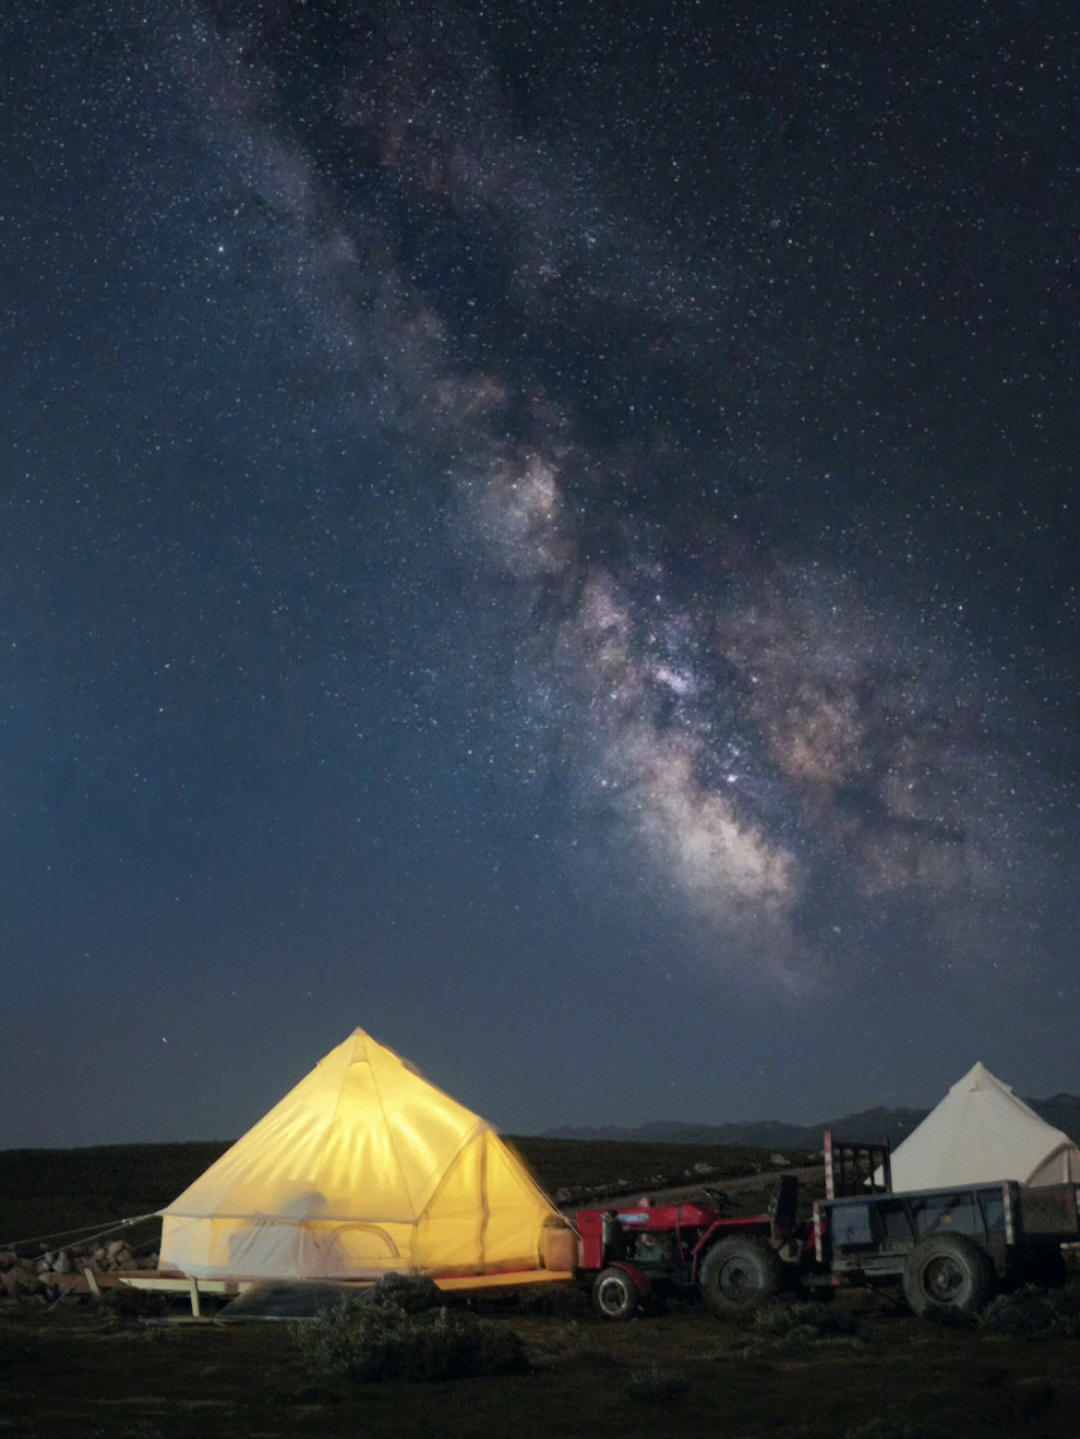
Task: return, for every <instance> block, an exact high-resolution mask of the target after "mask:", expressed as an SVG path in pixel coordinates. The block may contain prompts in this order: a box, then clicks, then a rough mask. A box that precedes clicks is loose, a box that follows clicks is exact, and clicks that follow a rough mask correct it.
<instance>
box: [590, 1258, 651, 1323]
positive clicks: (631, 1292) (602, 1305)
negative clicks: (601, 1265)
mask: <svg viewBox="0 0 1080 1439" xmlns="http://www.w3.org/2000/svg"><path fill="white" fill-rule="evenodd" d="M640 1299H641V1295H640V1294H639V1293H638V1287H637V1285H636V1284H635V1283H634V1281H633V1280H632V1279H631V1278H630V1275H629V1274H627V1272H626V1270H625V1269H619V1268H612V1269H601V1271H600V1273H599V1274H598V1275H597V1276H596V1278H595V1279H594V1280H593V1287H592V1302H593V1308H594V1309H595V1310H596V1312H597V1314H599V1316H600V1318H601V1319H618V1320H626V1319H631V1318H632V1317H633V1316H634V1314H636V1313H637V1307H638V1303H639V1301H640Z"/></svg>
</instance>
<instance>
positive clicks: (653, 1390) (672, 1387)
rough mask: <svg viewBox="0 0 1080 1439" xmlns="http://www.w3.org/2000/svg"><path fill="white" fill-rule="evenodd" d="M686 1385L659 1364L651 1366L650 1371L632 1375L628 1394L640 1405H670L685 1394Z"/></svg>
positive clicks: (684, 1381) (627, 1388)
mask: <svg viewBox="0 0 1080 1439" xmlns="http://www.w3.org/2000/svg"><path fill="white" fill-rule="evenodd" d="M686 1384H687V1381H686V1380H685V1379H680V1378H679V1377H678V1375H675V1374H668V1373H666V1372H665V1371H664V1370H663V1369H661V1368H660V1366H659V1364H650V1366H649V1367H648V1369H642V1370H639V1371H638V1373H636V1374H633V1375H631V1377H630V1382H629V1384H628V1385H627V1386H626V1392H627V1395H628V1396H629V1397H630V1398H631V1399H633V1400H635V1401H636V1402H637V1403H638V1404H657V1405H660V1404H670V1403H671V1402H672V1400H674V1399H677V1398H678V1397H679V1395H680V1394H682V1393H683V1391H684V1390H685V1389H686Z"/></svg>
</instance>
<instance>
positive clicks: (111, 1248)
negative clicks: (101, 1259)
mask: <svg viewBox="0 0 1080 1439" xmlns="http://www.w3.org/2000/svg"><path fill="white" fill-rule="evenodd" d="M126 1248H127V1240H126V1239H110V1240H109V1242H108V1244H106V1246H105V1253H106V1255H107V1256H108V1258H110V1259H115V1258H116V1256H117V1255H118V1254H119V1253H120V1251H121V1249H126Z"/></svg>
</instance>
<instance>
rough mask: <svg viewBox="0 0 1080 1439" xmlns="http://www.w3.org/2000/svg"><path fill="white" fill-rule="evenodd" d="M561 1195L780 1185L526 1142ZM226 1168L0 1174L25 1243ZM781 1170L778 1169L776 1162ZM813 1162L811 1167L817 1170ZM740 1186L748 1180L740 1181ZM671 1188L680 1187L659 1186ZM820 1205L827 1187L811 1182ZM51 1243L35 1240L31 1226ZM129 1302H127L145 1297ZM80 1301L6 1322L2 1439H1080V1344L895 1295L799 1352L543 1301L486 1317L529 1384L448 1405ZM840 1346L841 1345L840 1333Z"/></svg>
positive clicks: (745, 1162)
mask: <svg viewBox="0 0 1080 1439" xmlns="http://www.w3.org/2000/svg"><path fill="white" fill-rule="evenodd" d="M530 1147H531V1150H532V1152H527V1158H528V1160H529V1161H530V1162H531V1163H532V1165H533V1167H534V1169H535V1170H536V1171H537V1172H539V1173H540V1174H541V1176H542V1181H543V1182H544V1183H545V1185H546V1187H548V1189H549V1192H550V1191H551V1190H553V1189H554V1188H555V1187H556V1186H557V1185H563V1186H569V1187H572V1188H573V1189H575V1190H576V1191H577V1192H578V1193H581V1191H582V1189H583V1188H585V1187H586V1186H595V1185H603V1184H614V1183H616V1182H617V1181H620V1180H624V1179H627V1178H628V1177H634V1176H639V1177H640V1178H641V1179H642V1183H641V1185H640V1187H639V1189H638V1192H644V1191H645V1190H647V1189H651V1190H653V1192H656V1190H658V1189H660V1188H661V1187H674V1186H675V1185H677V1184H679V1183H680V1181H681V1183H682V1184H683V1185H685V1184H687V1178H686V1176H687V1172H688V1170H690V1171H693V1170H694V1166H695V1165H696V1164H701V1165H702V1166H704V1165H706V1164H707V1165H708V1166H709V1168H710V1170H711V1171H712V1172H711V1174H710V1176H709V1177H708V1178H707V1179H706V1180H705V1181H704V1182H706V1183H715V1182H716V1178H714V1177H713V1176H714V1175H715V1176H716V1177H718V1178H720V1179H721V1181H722V1187H724V1188H725V1189H727V1190H729V1191H731V1193H732V1201H733V1204H734V1205H735V1207H736V1208H737V1209H743V1208H744V1206H748V1207H749V1208H755V1207H760V1205H761V1203H762V1202H763V1200H764V1198H765V1197H766V1196H767V1193H768V1191H769V1189H770V1188H771V1185H772V1183H773V1182H774V1179H773V1176H772V1175H770V1174H768V1173H762V1172H759V1170H760V1168H763V1167H764V1166H762V1165H761V1156H760V1155H756V1154H751V1153H737V1152H735V1151H728V1152H723V1151H720V1152H718V1151H711V1152H709V1151H703V1152H700V1153H699V1152H697V1151H689V1150H684V1149H679V1150H678V1151H674V1150H673V1151H671V1152H666V1151H665V1152H661V1147H660V1146H656V1147H652V1146H638V1147H636V1148H635V1149H633V1150H632V1151H631V1150H630V1149H628V1148H625V1147H618V1148H616V1147H615V1146H603V1145H595V1144H585V1143H581V1142H579V1143H573V1142H570V1141H555V1142H550V1143H546V1144H544V1143H538V1142H535V1141H534V1142H532V1144H531V1146H530V1142H529V1141H523V1142H522V1143H521V1148H522V1150H523V1151H527V1150H529V1148H530ZM210 1148H211V1147H210V1146H172V1147H170V1146H134V1147H127V1148H122V1147H121V1148H117V1149H115V1150H109V1151H72V1152H69V1153H67V1154H60V1153H56V1154H50V1153H47V1152H45V1151H21V1152H12V1151H9V1152H7V1153H5V1154H3V1155H0V1201H2V1202H0V1214H2V1216H3V1227H4V1228H5V1229H7V1227H8V1223H9V1222H10V1225H11V1228H12V1229H14V1230H15V1233H16V1234H19V1233H20V1232H22V1233H27V1232H29V1233H41V1232H42V1230H43V1229H44V1228H47V1227H60V1225H62V1224H87V1223H96V1222H97V1221H98V1220H100V1219H101V1218H103V1217H105V1216H106V1215H112V1216H117V1215H124V1214H135V1213H139V1212H143V1211H145V1210H146V1209H148V1208H151V1207H154V1206H157V1205H160V1204H162V1203H164V1202H166V1201H167V1200H168V1198H169V1197H170V1196H171V1195H172V1194H174V1193H176V1192H178V1189H179V1188H180V1187H182V1184H183V1183H186V1182H188V1178H193V1177H194V1175H195V1174H197V1173H198V1172H200V1171H201V1169H202V1168H203V1167H204V1166H205V1163H206V1162H208V1161H207V1157H206V1153H205V1151H206V1150H207V1149H210ZM766 1158H767V1156H766ZM802 1158H804V1159H805V1157H802ZM740 1175H742V1176H743V1178H742V1179H740V1178H739V1176H740ZM661 1176H664V1178H665V1179H666V1180H667V1184H666V1185H663V1186H662V1185H660V1184H658V1183H650V1182H646V1181H655V1180H658V1179H659V1178H660V1177H661ZM806 1177H807V1178H809V1179H810V1180H811V1183H810V1185H809V1186H808V1187H809V1188H810V1189H811V1190H813V1188H814V1187H815V1185H814V1181H813V1176H812V1175H809V1174H808V1175H807V1176H806ZM28 1224H29V1225H32V1226H33V1225H36V1226H37V1228H33V1227H32V1228H30V1229H29V1230H27V1229H26V1227H25V1226H26V1225H28ZM128 1293H129V1294H130V1291H128ZM122 1302H123V1301H116V1300H111V1301H109V1302H106V1303H99V1302H95V1301H93V1300H91V1299H90V1298H88V1297H79V1298H76V1297H74V1296H72V1297H70V1298H68V1299H64V1300H62V1301H59V1302H56V1303H54V1304H52V1306H51V1307H48V1308H46V1307H44V1305H43V1303H42V1302H40V1301H39V1302H35V1303H31V1304H29V1305H28V1304H26V1303H25V1302H16V1301H14V1300H12V1301H4V1302H2V1303H0V1439H3V1436H4V1435H12V1436H17V1439H44V1436H50V1439H52V1436H56V1439H60V1436H63V1439H97V1436H100V1439H181V1436H183V1439H187V1436H199V1439H226V1436H228V1439H238V1436H243V1439H286V1436H288V1439H293V1436H324V1435H325V1436H328V1439H329V1436H346V1435H348V1436H361V1435H362V1436H364V1439H410V1436H417V1439H419V1436H423V1439H465V1436H472V1439H503V1436H507V1439H534V1437H535V1439H540V1436H544V1439H547V1436H553V1439H607V1436H612V1439H615V1436H619V1439H633V1436H639V1435H640V1436H645V1435H648V1436H650V1439H658V1436H659V1439H664V1436H672V1439H683V1436H685V1439H696V1436H702V1439H704V1436H708V1439H716V1436H717V1435H722V1436H723V1439H749V1436H754V1439H757V1436H761V1439H765V1436H768V1439H954V1436H955V1439H966V1436H969V1435H970V1436H973V1439H974V1436H980V1439H995V1436H1002V1439H1005V1436H1009V1439H1012V1436H1021V1439H1026V1436H1029V1435H1030V1436H1033V1439H1034V1436H1040V1439H1059V1436H1060V1439H1066V1436H1068V1439H1075V1436H1076V1435H1077V1433H1078V1432H1080V1426H1078V1421H1077V1415H1078V1413H1080V1363H1078V1360H1080V1340H1077V1339H1074V1340H1063V1339H1055V1340H1044V1341H1035V1340H1031V1339H1022V1338H1009V1339H1003V1338H998V1337H992V1336H990V1335H987V1334H985V1333H983V1332H981V1331H979V1330H977V1329H970V1328H965V1329H959V1328H954V1327H951V1326H950V1327H945V1326H942V1325H941V1324H940V1323H931V1322H926V1321H923V1320H917V1319H915V1318H914V1317H913V1316H912V1315H910V1314H909V1313H908V1311H907V1310H906V1309H905V1308H904V1307H903V1306H902V1305H901V1304H899V1303H897V1302H896V1300H895V1299H890V1298H889V1297H888V1296H887V1295H882V1294H871V1293H867V1292H861V1291H853V1292H850V1293H846V1294H843V1295H842V1296H841V1297H840V1299H839V1300H838V1301H837V1303H836V1304H834V1305H831V1306H826V1307H827V1308H828V1309H829V1312H830V1313H838V1314H840V1315H841V1316H848V1317H849V1318H850V1320H851V1325H850V1326H849V1327H852V1328H853V1330H854V1332H852V1333H848V1334H840V1335H838V1336H835V1337H831V1338H830V1337H826V1338H820V1337H818V1338H813V1337H811V1338H810V1339H809V1340H808V1339H807V1338H806V1336H805V1335H804V1336H803V1338H802V1339H801V1340H795V1341H793V1340H791V1339H790V1338H777V1337H774V1336H770V1335H768V1334H763V1333H761V1332H759V1331H758V1329H757V1328H756V1327H755V1326H754V1325H753V1323H752V1322H750V1321H743V1322H740V1323H734V1322H725V1323H722V1322H719V1321H717V1320H716V1319H714V1318H713V1317H712V1316H711V1315H709V1314H708V1313H707V1312H706V1311H705V1310H703V1309H702V1308H701V1307H700V1306H698V1305H696V1304H690V1303H672V1304H671V1305H670V1306H669V1307H668V1308H667V1310H666V1311H663V1312H659V1313H656V1312H653V1313H644V1314H641V1315H639V1316H638V1317H636V1318H634V1319H633V1320H632V1321H631V1322H630V1323H628V1324H611V1323H607V1322H603V1321H601V1320H599V1319H597V1318H595V1317H594V1316H593V1314H592V1312H591V1310H590V1308H589V1306H588V1303H587V1300H586V1298H585V1296H584V1293H583V1292H579V1291H578V1290H577V1289H576V1288H575V1287H567V1288H564V1289H561V1290H558V1291H556V1292H552V1293H547V1294H545V1293H544V1292H542V1291H536V1292H533V1293H532V1294H530V1295H529V1296H528V1297H527V1298H525V1299H522V1300H520V1301H518V1302H517V1303H516V1304H515V1303H513V1302H511V1303H509V1304H507V1303H501V1304H500V1303H498V1302H496V1301H489V1302H488V1303H487V1306H486V1308H484V1309H483V1310H482V1311H480V1312H481V1314H482V1317H484V1318H487V1319H489V1320H490V1321H491V1322H492V1323H493V1324H497V1325H505V1326H508V1327H510V1328H512V1329H513V1330H514V1331H515V1332H516V1333H517V1334H518V1335H519V1336H520V1338H521V1339H522V1341H523V1342H524V1346H525V1352H526V1356H527V1360H528V1370H527V1372H524V1373H521V1374H514V1375H509V1376H501V1377H490V1378H484V1379H456V1380H449V1381H444V1382H440V1383H424V1382H412V1383H405V1382H401V1381H381V1382H368V1383H355V1384H349V1383H348V1382H337V1381H334V1382H329V1381H326V1380H325V1379H320V1378H319V1377H317V1376H314V1375H312V1373H310V1372H309V1371H308V1370H306V1369H305V1367H304V1363H303V1358H302V1354H301V1350H300V1347H299V1344H298V1342H297V1338H296V1331H295V1329H294V1327H293V1326H292V1325H290V1324H287V1323H282V1322H277V1323H273V1322H261V1323H257V1322H251V1323H244V1324H241V1323H227V1322H225V1321H224V1320H222V1319H221V1318H216V1319H215V1318H210V1319H207V1320H203V1321H201V1322H199V1323H195V1322H192V1321H191V1320H190V1318H188V1319H186V1320H185V1318H184V1314H185V1306H184V1304H183V1303H178V1304H177V1305H176V1307H175V1308H174V1309H172V1310H170V1311H169V1317H170V1319H171V1321H172V1322H168V1323H161V1322H153V1323H151V1322H147V1317H146V1316H142V1317H140V1316H139V1315H137V1314H134V1313H127V1314H124V1313H119V1312H117V1309H116V1308H115V1307H114V1305H115V1304H117V1303H122ZM841 1327H843V1326H841Z"/></svg>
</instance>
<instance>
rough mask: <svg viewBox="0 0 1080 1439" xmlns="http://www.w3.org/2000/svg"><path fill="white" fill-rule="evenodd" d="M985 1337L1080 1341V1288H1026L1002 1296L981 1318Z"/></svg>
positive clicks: (993, 1301)
mask: <svg viewBox="0 0 1080 1439" xmlns="http://www.w3.org/2000/svg"><path fill="white" fill-rule="evenodd" d="M977 1322H978V1326H979V1328H980V1330H982V1332H983V1333H984V1334H996V1335H1001V1336H1004V1337H1011V1338H1017V1339H1077V1338H1080V1288H1078V1286H1076V1285H1072V1284H1070V1285H1068V1286H1066V1287H1065V1288H1064V1289H1039V1288H1037V1287H1036V1286H1035V1285H1034V1284H1025V1285H1024V1286H1023V1287H1022V1288H1020V1289H1014V1290H1013V1291H1012V1293H1010V1294H999V1295H998V1296H997V1298H996V1299H993V1300H991V1302H990V1303H989V1304H988V1305H987V1306H986V1308H985V1309H983V1311H982V1313H981V1314H980V1315H979V1316H978V1320H977Z"/></svg>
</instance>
